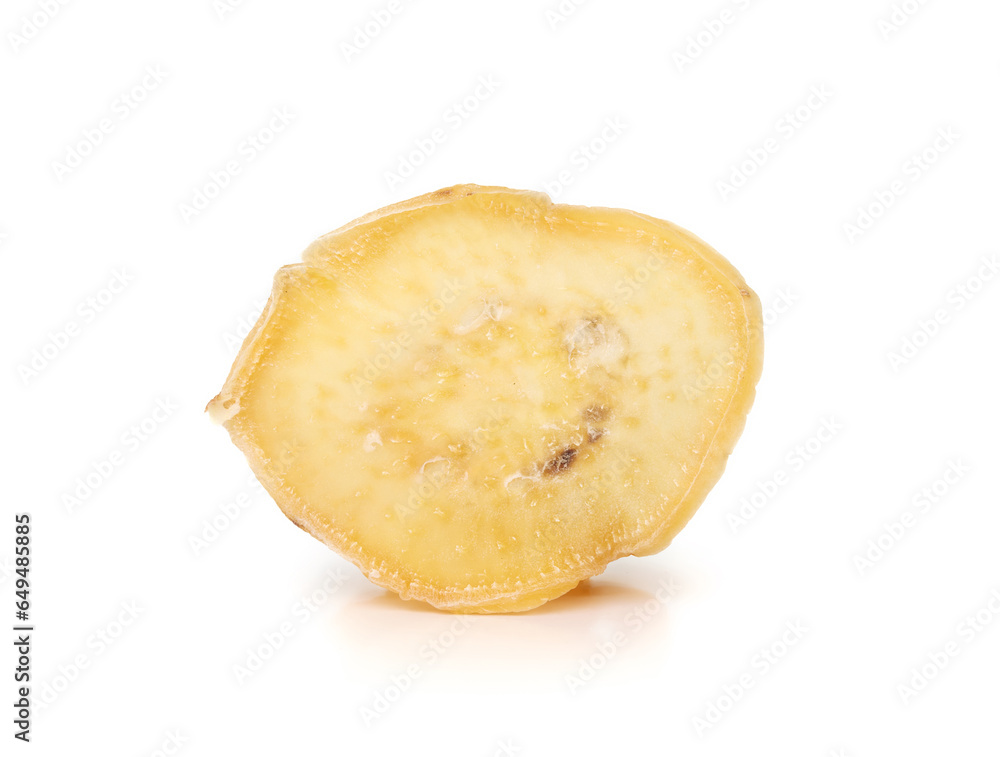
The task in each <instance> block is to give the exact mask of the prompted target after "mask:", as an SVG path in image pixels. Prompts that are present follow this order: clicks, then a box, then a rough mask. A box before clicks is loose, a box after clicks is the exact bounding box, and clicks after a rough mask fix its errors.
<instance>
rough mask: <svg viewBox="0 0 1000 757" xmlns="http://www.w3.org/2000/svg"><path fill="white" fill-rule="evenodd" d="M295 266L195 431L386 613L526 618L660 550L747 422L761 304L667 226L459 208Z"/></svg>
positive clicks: (406, 220) (510, 197)
mask: <svg viewBox="0 0 1000 757" xmlns="http://www.w3.org/2000/svg"><path fill="white" fill-rule="evenodd" d="M304 259H305V262H304V263H302V264H298V265H293V266H288V267H286V268H284V269H282V270H281V271H279V273H278V275H277V277H276V280H275V289H274V292H273V294H272V298H271V301H270V303H269V304H268V306H267V307H266V308H265V311H264V314H263V315H262V316H261V320H260V322H259V323H258V324H257V327H256V329H255V330H254V332H253V333H251V334H250V336H248V338H247V340H246V342H245V344H244V345H243V349H242V351H241V353H240V356H239V357H238V358H237V360H236V364H235V365H234V367H233V372H232V373H231V375H230V377H229V380H228V381H227V383H226V386H225V387H224V388H223V390H222V392H221V393H220V394H219V396H218V397H216V398H215V399H214V400H213V401H212V402H211V403H210V405H209V409H210V411H212V413H213V415H214V416H215V417H217V418H218V419H219V420H221V421H223V422H224V424H225V426H226V427H227V429H228V430H229V431H230V433H231V435H232V437H233V439H234V441H235V442H236V444H237V445H238V446H239V447H240V448H241V449H242V450H243V451H244V452H245V453H246V454H247V457H248V459H249V461H250V464H251V466H252V467H253V469H254V471H255V473H256V474H257V475H258V477H259V478H260V479H261V481H262V482H263V483H264V485H265V486H266V487H267V488H268V490H269V491H270V492H271V494H272V495H273V496H274V498H275V500H276V502H277V503H278V504H279V505H280V506H281V508H282V509H283V510H284V512H285V513H286V514H287V515H288V516H289V517H290V518H291V519H292V520H293V521H295V522H296V523H298V524H299V525H300V526H301V527H303V528H304V529H306V530H307V531H309V532H310V533H312V534H313V535H315V536H317V537H318V538H320V539H321V540H323V541H324V542H326V543H327V544H329V545H330V546H331V547H333V548H335V549H337V550H338V551H340V552H341V553H342V554H344V555H345V556H346V557H348V558H349V559H350V560H352V561H353V562H354V563H355V564H357V565H358V566H359V567H360V568H361V569H362V570H363V571H364V572H365V574H366V575H367V576H368V577H369V578H370V579H371V580H372V581H374V582H375V583H378V584H380V585H382V586H385V587H387V588H389V589H392V590H394V591H396V592H398V593H399V594H400V595H401V596H403V597H404V598H416V599H421V600H425V601H427V602H430V603H432V604H434V605H436V606H438V607H442V608H447V609H450V610H456V611H465V612H505V611H515V610H524V609H529V608H531V607H535V606H537V605H539V604H542V603H543V602H545V601H547V600H549V599H552V598H554V597H557V596H559V595H560V594H563V593H564V592H566V591H568V590H569V589H571V588H573V587H574V586H575V585H576V584H577V583H578V582H579V581H581V580H583V579H585V578H588V577H590V576H593V575H596V574H597V573H600V572H601V571H603V570H604V568H605V566H606V565H607V563H608V562H610V561H611V560H613V559H615V558H617V557H620V556H623V555H629V554H649V553H651V552H656V551H659V550H660V549H662V548H663V547H665V546H666V545H667V544H668V543H669V542H670V540H671V539H672V538H673V536H674V534H676V533H677V532H678V531H679V530H680V529H681V528H682V527H683V525H684V524H685V523H686V522H687V520H688V519H689V518H690V517H691V515H692V513H693V512H694V510H695V509H696V508H697V506H698V505H699V504H700V503H701V501H702V500H703V499H704V497H705V495H706V494H707V492H708V490H709V489H710V488H711V486H712V485H713V484H714V483H715V481H716V480H717V479H718V477H719V476H720V475H721V473H722V470H723V467H724V465H725V460H726V458H727V457H728V455H729V453H730V451H731V450H732V447H733V445H734V444H735V441H736V439H737V437H738V436H739V434H740V432H741V431H742V428H743V423H744V420H745V416H746V413H747V412H748V410H749V408H750V405H751V403H752V400H753V393H754V385H755V383H756V381H757V378H758V376H759V374H760V368H761V359H762V355H761V353H762V343H761V338H760V326H761V324H760V304H759V302H758V300H757V298H756V296H755V295H754V294H753V292H752V291H751V290H750V289H749V288H748V287H747V286H746V284H745V283H744V282H743V279H742V278H741V277H740V276H739V274H738V273H737V272H736V271H735V270H734V269H733V268H732V266H731V265H729V264H728V263H727V262H726V261H725V260H724V259H723V258H721V256H719V255H718V253H715V252H714V251H713V250H711V249H710V248H708V247H707V246H706V245H705V244H704V243H703V242H701V241H700V240H698V239H696V238H695V237H693V236H691V235H690V234H688V233H687V232H684V231H683V230H681V229H678V228H677V227H674V226H672V225H670V224H667V223H666V222H663V221H657V220H654V219H650V218H647V217H645V216H640V215H637V214H634V213H630V212H628V211H620V210H607V209H592V208H579V207H570V206H561V205H553V204H551V202H550V201H549V200H548V198H547V197H545V196H544V195H540V194H537V193H532V192H518V191H513V190H507V189H500V188H486V187H474V186H459V187H453V188H451V189H448V190H442V191H441V192H437V193H434V194H432V195H427V196H425V197H422V198H417V199H415V200H411V201H409V202H407V203H403V204H402V205H400V206H395V207H393V208H387V209H386V210H384V211H380V212H379V213H376V214H373V215H372V216H369V217H366V218H364V219H360V220H359V221H357V222H355V223H354V224H351V225H349V226H347V227H345V228H344V229H342V230H341V231H339V232H334V233H333V234H330V235H328V236H327V237H324V238H322V239H320V240H318V241H317V242H316V243H315V244H314V245H313V246H312V247H310V248H309V249H308V250H307V251H306V253H305V256H304Z"/></svg>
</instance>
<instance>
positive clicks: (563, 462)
mask: <svg viewBox="0 0 1000 757" xmlns="http://www.w3.org/2000/svg"><path fill="white" fill-rule="evenodd" d="M576 454H577V452H576V448H575V447H567V448H566V449H564V450H563V451H562V452H560V453H559V454H558V455H556V456H555V457H553V458H552V459H551V460H549V461H548V462H547V463H545V467H544V468H542V473H543V474H544V475H546V476H551V475H553V474H556V473H562V472H563V471H564V470H567V469H568V468H569V467H570V466H571V465H572V464H573V461H574V460H576Z"/></svg>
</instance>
